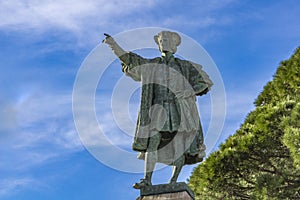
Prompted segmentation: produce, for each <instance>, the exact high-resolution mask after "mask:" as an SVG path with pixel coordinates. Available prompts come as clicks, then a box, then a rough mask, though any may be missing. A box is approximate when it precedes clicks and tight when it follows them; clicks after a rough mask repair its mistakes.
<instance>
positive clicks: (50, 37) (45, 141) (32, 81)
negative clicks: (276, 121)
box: [0, 0, 300, 200]
mask: <svg viewBox="0 0 300 200" xmlns="http://www.w3.org/2000/svg"><path fill="white" fill-rule="evenodd" d="M299 10H300V5H299V3H298V2H297V1H293V0H282V1H280V0H274V1H258V0H257V1H254V0H252V1H250V0H249V1H247V0H244V1H242V0H240V1H238V0H212V1H209V2H208V1H204V0H203V1H202V0H199V1H190V2H189V1H181V0H178V1H174V0H173V1H172V0H170V1H165V0H162V1H158V0H149V1H145V2H143V1H140V0H128V1H121V0H119V1H118V0H114V1H103V0H99V1H96V0H84V1H79V0H74V1H72V2H71V1H67V0H60V1H59V0H54V1H53V0H45V1H36V0H10V1H5V0H4V1H1V2H0V44H1V45H0V52H1V53H0V59H1V68H0V83H1V84H0V94H1V96H0V120H1V123H0V199H1V200H2V199H3V200H4V199H5V200H6V199H7V200H12V199H31V200H35V199H43V200H47V199H78V200H79V199H105V200H106V199H108V200H109V199H124V200H131V199H135V198H136V197H137V196H138V195H139V194H138V191H136V190H134V189H132V188H131V185H132V184H133V183H134V182H135V181H137V180H139V179H140V178H141V177H142V174H139V173H137V174H136V173H126V172H123V171H118V170H116V169H112V168H111V167H109V166H106V165H104V164H103V163H101V162H99V161H98V160H97V159H95V158H94V157H93V156H92V155H91V154H90V153H89V152H88V151H87V150H86V149H85V147H84V146H83V145H82V143H81V141H80V138H79V136H78V134H77V131H76V129H75V125H74V120H73V113H72V91H73V84H74V81H75V78H76V74H77V72H78V70H79V68H80V66H81V63H82V62H83V61H84V59H85V58H86V56H88V54H89V53H90V52H91V51H92V49H94V48H95V47H96V46H97V45H98V44H99V42H100V41H101V40H102V39H103V36H102V35H103V33H104V32H107V33H110V34H111V35H115V34H118V33H120V32H123V31H127V30H130V29H134V28H143V27H163V28H168V29H173V30H176V31H179V32H182V33H184V34H186V35H188V36H189V37H191V38H193V39H194V40H196V41H197V42H198V43H200V44H201V45H202V46H203V47H204V48H205V49H206V51H207V52H208V53H209V54H210V56H211V57H212V59H213V60H214V62H215V63H216V65H217V66H218V68H219V71H220V73H221V75H222V78H223V81H224V86H225V89H226V95H227V100H226V105H227V115H226V121H225V125H224V129H223V132H222V135H221V137H220V138H219V142H218V143H220V142H222V141H224V140H225V139H226V138H227V137H228V136H229V135H230V134H233V133H234V132H235V130H236V129H238V127H239V125H240V124H241V123H242V122H243V120H244V119H245V116H246V115H247V113H248V112H249V111H250V110H251V109H253V108H254V107H253V101H254V99H255V98H256V97H257V95H258V94H259V93H260V91H262V89H263V86H264V85H265V84H266V83H267V82H268V81H270V80H271V79H272V76H273V74H274V73H275V70H276V68H277V66H278V65H279V62H280V61H281V60H284V59H288V58H289V57H290V56H291V55H292V53H293V51H294V50H295V48H296V47H298V46H299V45H300V24H299V20H298V19H299V18H300V13H299ZM179 48H180V47H179ZM118 64H119V63H118V62H117V61H115V65H118ZM110 69H111V68H110ZM121 76H122V73H121V71H120V70H119V69H118V70H116V72H115V73H113V72H112V71H111V72H110V71H108V72H107V74H106V79H107V80H108V81H106V82H105V83H106V84H107V85H113V84H114V83H115V82H114V81H116V80H118V78H119V77H121ZM110 81H111V82H110ZM101 95H104V93H103V94H101V91H98V92H97V96H96V98H97V97H101ZM134 95H136V96H138V94H137V93H136V94H134ZM100 100H101V98H100ZM100 100H99V102H96V103H99V104H101V102H100ZM200 102H201V100H200ZM203 102H205V99H204V100H203ZM137 106H138V104H132V105H130V106H129V107H130V108H131V112H130V113H131V115H132V118H135V117H136V112H137V108H136V107H137ZM105 109H108V107H104V108H103V107H102V108H101V107H98V109H97V116H98V118H100V120H102V119H103V122H104V123H105V124H104V126H105V125H106V127H108V128H110V127H111V124H110V123H111V121H110V120H112V119H111V118H110V117H109V116H107V115H105V114H106V113H102V112H104V111H105ZM200 112H201V110H200ZM202 115H203V113H202ZM133 120H134V119H133ZM202 123H203V126H204V129H206V128H205V127H207V120H206V119H205V117H204V116H203V120H202ZM131 128H132V127H131ZM133 128H134V127H133ZM118 134H122V132H121V131H119V132H118ZM108 136H109V137H110V139H111V140H112V141H115V143H116V144H117V145H119V146H121V147H123V148H124V149H126V148H127V149H128V148H129V147H130V145H131V144H130V143H131V140H130V139H131V138H130V137H128V140H125V141H124V140H123V139H121V140H120V139H119V138H117V136H116V135H114V134H111V135H109V134H108ZM215 148H217V146H216V147H215ZM108 156H109V155H108ZM121 164H122V163H120V165H121ZM194 167H195V165H194V166H186V167H185V169H184V171H183V173H182V175H181V176H180V180H181V181H185V180H186V179H187V178H188V177H189V175H190V174H191V172H192V169H193V168H194ZM170 174H171V171H170V169H169V168H166V169H162V170H159V171H157V173H156V174H155V175H154V183H160V182H166V181H167V180H168V177H169V176H170Z"/></svg>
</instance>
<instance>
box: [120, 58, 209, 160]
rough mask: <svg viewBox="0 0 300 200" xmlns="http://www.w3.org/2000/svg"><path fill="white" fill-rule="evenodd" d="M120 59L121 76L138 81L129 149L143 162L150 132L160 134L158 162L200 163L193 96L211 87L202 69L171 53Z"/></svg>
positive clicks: (202, 152) (199, 130) (202, 147)
mask: <svg viewBox="0 0 300 200" xmlns="http://www.w3.org/2000/svg"><path fill="white" fill-rule="evenodd" d="M120 60H121V64H122V71H123V72H124V73H125V75H127V76H129V77H131V78H132V79H133V80H135V81H141V82H142V93H141V104H140V111H139V115H138V119H137V125H136V131H135V137H134V142H133V150H135V151H138V152H140V153H141V155H140V157H141V158H142V159H143V154H144V153H145V152H146V151H147V147H148V142H149V138H150V137H151V135H150V133H153V132H160V133H161V135H162V138H161V141H160V145H159V148H158V162H161V163H165V164H169V165H172V164H173V163H174V161H175V160H176V159H177V158H178V157H179V156H180V155H184V156H185V164H194V163H197V162H200V161H202V160H203V157H204V156H205V145H204V144H203V142H204V141H203V132H202V127H201V123H200V118H199V114H198V110H197V106H196V98H195V96H196V95H204V94H206V93H207V92H208V91H209V90H210V88H211V86H212V82H211V80H210V79H209V77H208V75H207V74H206V73H205V72H204V71H203V70H202V67H201V66H200V65H198V64H195V63H192V62H190V61H186V60H181V59H179V58H175V57H174V56H173V54H171V53H169V54H167V55H166V56H165V57H157V58H153V59H146V58H143V57H141V56H139V55H137V54H134V53H132V52H129V53H126V54H124V55H122V56H120ZM178 144H180V145H178Z"/></svg>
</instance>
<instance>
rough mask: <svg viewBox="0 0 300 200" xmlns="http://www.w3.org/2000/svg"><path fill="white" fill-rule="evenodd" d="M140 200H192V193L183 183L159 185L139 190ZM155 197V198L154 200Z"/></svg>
mask: <svg viewBox="0 0 300 200" xmlns="http://www.w3.org/2000/svg"><path fill="white" fill-rule="evenodd" d="M140 196H141V197H139V199H140V200H148V199H149V200H150V199H151V200H152V199H153V200H154V199H158V200H159V199H170V200H171V199H182V200H185V199H186V200H189V199H190V200H193V199H194V193H193V191H192V190H191V189H190V188H189V186H188V185H187V184H186V183H184V182H180V183H174V184H160V185H152V186H146V187H143V188H141V189H140ZM154 197H155V198H154Z"/></svg>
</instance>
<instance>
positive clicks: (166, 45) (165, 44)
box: [158, 36, 177, 53]
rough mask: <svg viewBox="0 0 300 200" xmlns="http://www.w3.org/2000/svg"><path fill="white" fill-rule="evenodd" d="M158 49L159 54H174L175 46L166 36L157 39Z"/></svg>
mask: <svg viewBox="0 0 300 200" xmlns="http://www.w3.org/2000/svg"><path fill="white" fill-rule="evenodd" d="M158 47H159V50H160V51H161V52H164V53H166V52H171V53H175V52H176V49H177V46H176V44H175V43H174V41H173V39H172V38H170V37H167V36H159V37H158Z"/></svg>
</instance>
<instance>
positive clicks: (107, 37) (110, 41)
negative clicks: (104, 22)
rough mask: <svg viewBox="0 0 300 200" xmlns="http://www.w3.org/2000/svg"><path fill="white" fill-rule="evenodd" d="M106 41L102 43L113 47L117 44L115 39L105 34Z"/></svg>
mask: <svg viewBox="0 0 300 200" xmlns="http://www.w3.org/2000/svg"><path fill="white" fill-rule="evenodd" d="M104 36H105V38H104V40H102V43H105V44H108V45H113V44H114V43H115V40H114V38H113V37H111V36H110V35H109V34H107V33H104Z"/></svg>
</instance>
